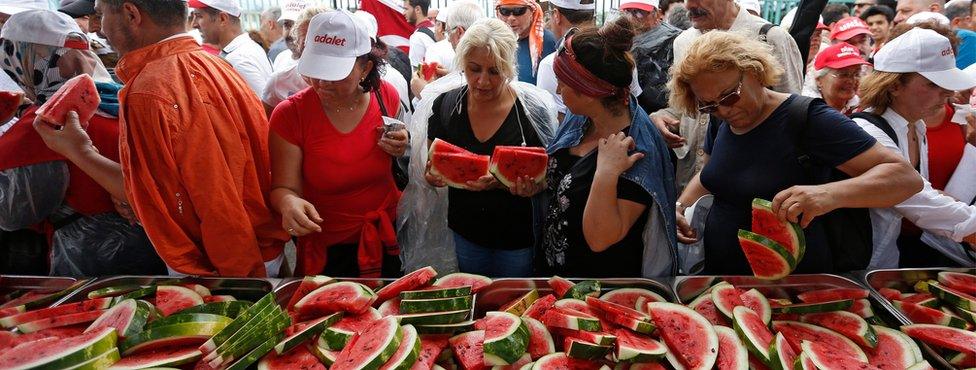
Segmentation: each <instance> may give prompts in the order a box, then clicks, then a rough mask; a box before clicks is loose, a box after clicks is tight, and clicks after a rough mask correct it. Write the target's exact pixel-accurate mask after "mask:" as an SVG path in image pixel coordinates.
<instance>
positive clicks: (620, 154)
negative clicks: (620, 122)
mask: <svg viewBox="0 0 976 370" xmlns="http://www.w3.org/2000/svg"><path fill="white" fill-rule="evenodd" d="M635 146H636V144H635V143H634V139H633V138H631V137H629V136H627V134H624V133H623V132H618V133H615V134H611V135H610V136H608V137H607V138H605V139H600V144H599V146H598V148H599V149H598V152H597V157H596V172H597V174H596V177H600V176H613V177H617V176H620V174H622V173H624V171H627V170H628V169H630V167H631V166H633V165H634V163H637V161H639V160H640V159H641V158H644V153H634V154H630V155H628V154H627V152H628V151H631V150H634V148H635Z"/></svg>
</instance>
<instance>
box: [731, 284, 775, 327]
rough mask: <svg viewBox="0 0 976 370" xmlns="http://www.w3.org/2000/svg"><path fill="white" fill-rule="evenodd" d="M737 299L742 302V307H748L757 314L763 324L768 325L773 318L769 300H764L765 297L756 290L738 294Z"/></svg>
mask: <svg viewBox="0 0 976 370" xmlns="http://www.w3.org/2000/svg"><path fill="white" fill-rule="evenodd" d="M739 298H740V299H741V300H742V305H743V306H746V307H749V309H751V310H752V311H753V312H755V313H757V314H759V317H762V319H763V322H764V323H766V324H767V325H769V322H770V321H771V320H772V317H773V310H772V308H770V307H769V300H767V299H766V296H764V295H763V294H762V293H761V292H759V291H758V290H756V289H749V291H747V292H745V293H742V294H740V295H739Z"/></svg>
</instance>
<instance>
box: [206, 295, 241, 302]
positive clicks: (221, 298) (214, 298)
mask: <svg viewBox="0 0 976 370" xmlns="http://www.w3.org/2000/svg"><path fill="white" fill-rule="evenodd" d="M202 297H203V303H214V302H233V301H236V300H237V298H234V296H232V295H205V296H202Z"/></svg>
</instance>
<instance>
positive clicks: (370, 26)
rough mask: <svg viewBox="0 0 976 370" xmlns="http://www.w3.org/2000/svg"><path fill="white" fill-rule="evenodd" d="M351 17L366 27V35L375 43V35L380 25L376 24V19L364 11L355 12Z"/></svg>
mask: <svg viewBox="0 0 976 370" xmlns="http://www.w3.org/2000/svg"><path fill="white" fill-rule="evenodd" d="M352 15H354V16H356V19H359V20H360V21H361V22H363V25H364V26H366V34H367V35H369V37H370V38H372V39H373V40H374V41H375V40H376V35H377V34H378V33H379V32H380V25H379V23H377V22H376V17H374V16H373V14H371V13H370V12H367V11H365V10H357V11H356V12H355V13H352Z"/></svg>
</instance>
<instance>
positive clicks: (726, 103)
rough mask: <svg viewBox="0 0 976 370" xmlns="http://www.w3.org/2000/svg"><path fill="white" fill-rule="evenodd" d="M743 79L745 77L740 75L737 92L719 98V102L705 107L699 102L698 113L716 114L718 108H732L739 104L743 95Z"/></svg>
mask: <svg viewBox="0 0 976 370" xmlns="http://www.w3.org/2000/svg"><path fill="white" fill-rule="evenodd" d="M743 77H745V75H743V74H740V75H739V84H738V85H736V86H735V91H732V92H730V93H728V94H725V95H722V96H720V97H719V98H718V102H715V103H708V104H704V105H703V104H702V102H701V101H699V102H698V111H699V112H701V113H705V114H712V113H715V111H717V110H718V107H719V106H723V107H731V106H733V105H735V103H738V102H739V98H740V94H742V78H743Z"/></svg>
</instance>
